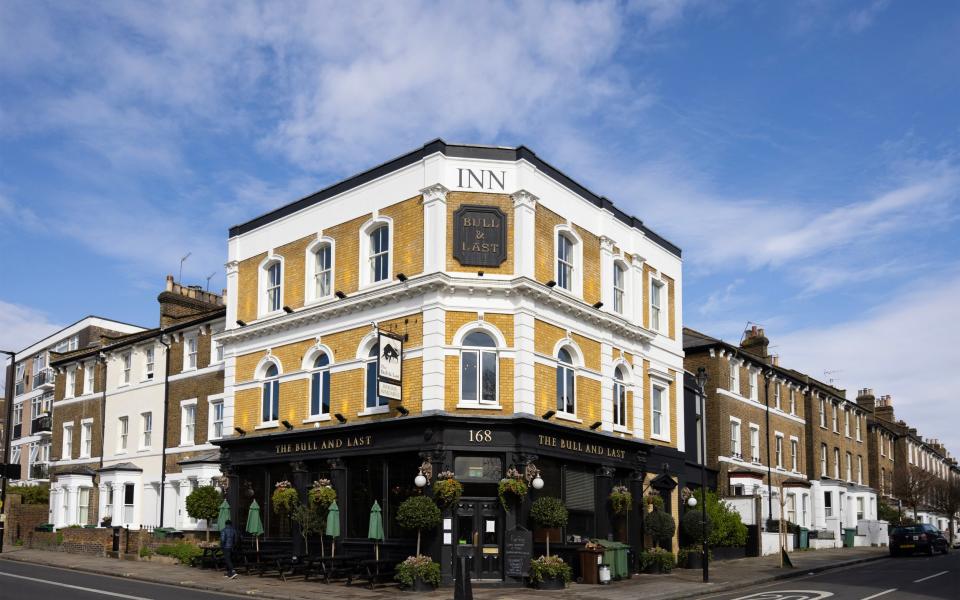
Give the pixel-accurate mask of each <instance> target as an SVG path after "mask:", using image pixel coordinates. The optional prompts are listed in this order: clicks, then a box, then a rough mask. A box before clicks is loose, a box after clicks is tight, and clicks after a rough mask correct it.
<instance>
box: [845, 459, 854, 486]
mask: <svg viewBox="0 0 960 600" xmlns="http://www.w3.org/2000/svg"><path fill="white" fill-rule="evenodd" d="M846 454H847V481H848V482H850V483H853V454H852V453H850V452H847V453H846Z"/></svg>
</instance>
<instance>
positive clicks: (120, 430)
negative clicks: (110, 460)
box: [116, 415, 130, 454]
mask: <svg viewBox="0 0 960 600" xmlns="http://www.w3.org/2000/svg"><path fill="white" fill-rule="evenodd" d="M129 442H130V417H129V416H128V415H123V416H122V417H117V452H116V453H117V454H126V452H127V446H128V444H129Z"/></svg>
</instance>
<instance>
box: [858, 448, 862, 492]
mask: <svg viewBox="0 0 960 600" xmlns="http://www.w3.org/2000/svg"><path fill="white" fill-rule="evenodd" d="M857 484H858V485H863V456H862V455H860V454H858V455H857Z"/></svg>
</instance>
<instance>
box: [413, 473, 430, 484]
mask: <svg viewBox="0 0 960 600" xmlns="http://www.w3.org/2000/svg"><path fill="white" fill-rule="evenodd" d="M413 484H414V485H416V486H417V487H418V488H422V487H424V486H426V485H427V478H426V477H424V476H423V471H420V472H419V473H417V476H416V477H414V478H413Z"/></svg>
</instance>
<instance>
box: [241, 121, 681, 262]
mask: <svg viewBox="0 0 960 600" xmlns="http://www.w3.org/2000/svg"><path fill="white" fill-rule="evenodd" d="M437 153H440V154H442V155H444V156H449V157H452V158H473V159H480V160H500V161H506V162H516V161H518V160H525V161H527V162H528V163H530V164H532V165H533V166H535V167H536V168H537V169H538V170H539V171H540V172H541V173H543V174H544V175H546V176H547V177H550V178H551V179H553V180H554V181H556V182H557V183H559V184H560V185H562V186H564V187H566V188H567V189H569V190H570V191H572V192H573V193H575V194H577V195H579V196H581V197H583V198H584V199H586V200H588V201H589V202H592V203H593V204H595V205H596V206H597V207H598V208H601V209H603V210H606V211H608V212H610V213H611V214H612V215H613V216H614V217H615V218H616V219H618V220H619V221H621V222H623V223H625V224H626V225H628V226H629V227H633V228H634V229H639V230H640V231H642V232H643V233H644V234H645V235H646V236H647V237H648V238H650V239H651V240H653V241H654V242H655V243H657V244H659V245H660V246H662V247H663V248H664V249H666V250H667V251H668V252H670V253H672V254H674V255H676V256H678V257H679V256H680V254H681V251H680V248H679V247H678V246H676V245H675V244H673V243H671V242H669V241H668V240H666V239H665V238H663V237H661V236H660V235H658V234H657V233H656V232H655V231H653V230H652V229H650V228H649V227H647V226H646V225H645V224H644V223H643V221H641V220H640V219H638V218H637V217H634V216H631V215H628V214H627V213H625V212H623V211H622V210H620V209H619V208H617V207H616V206H614V204H613V202H611V201H610V200H609V199H607V198H606V197H604V196H598V195H597V194H595V193H593V192H591V191H590V190H588V189H587V188H586V187H584V186H582V185H580V184H579V183H577V182H576V181H574V180H573V179H571V178H570V177H569V176H567V175H566V174H564V173H563V172H562V171H560V170H559V169H557V168H556V167H554V166H552V165H550V164H549V163H547V162H545V161H544V160H542V159H541V158H540V157H538V156H537V155H536V154H535V153H534V152H533V151H532V150H530V149H529V148H527V147H526V146H517V147H516V148H512V147H506V146H479V145H474V144H448V143H447V142H445V141H443V140H442V139H439V138H438V139H435V140H433V141H430V142H427V143H426V144H424V145H423V146H422V147H421V148H418V149H416V150H413V151H412V152H408V153H407V154H404V155H402V156H398V157H397V158H394V159H392V160H389V161H387V162H385V163H383V164H380V165H377V166H376V167H373V168H372V169H368V170H366V171H363V172H362V173H359V174H357V175H354V176H353V177H349V178H347V179H344V180H342V181H339V182H337V183H335V184H333V185H331V186H328V187H326V188H323V189H322V190H320V191H318V192H315V193H313V194H310V195H309V196H306V197H304V198H301V199H299V200H297V201H295V202H291V203H289V204H286V205H284V206H281V207H280V208H277V209H274V210H272V211H270V212H268V213H265V214H263V215H260V216H259V217H256V218H254V219H251V220H249V221H247V222H246V223H241V224H239V225H234V226H233V227H231V228H230V237H231V238H233V237H237V236H239V235H243V234H244V233H248V232H250V231H253V230H254V229H257V228H259V227H263V226H264V225H268V224H270V223H272V222H274V221H277V220H279V219H282V218H284V217H286V216H289V215H292V214H293V213H296V212H298V211H301V210H303V209H305V208H308V207H310V206H313V205H315V204H318V203H320V202H323V201H324V200H327V199H328V198H332V197H334V196H337V195H340V194H342V193H344V192H346V191H349V190H351V189H353V188H356V187H359V186H361V185H363V184H365V183H369V182H370V181H373V180H375V179H379V178H380V177H383V176H385V175H389V174H390V173H392V172H394V171H398V170H400V169H403V168H405V167H408V166H410V165H412V164H414V163H417V162H420V161H422V160H423V159H424V158H426V157H427V156H430V155H433V154H437Z"/></svg>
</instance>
